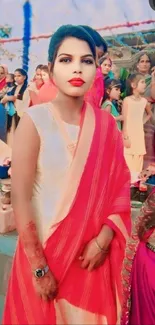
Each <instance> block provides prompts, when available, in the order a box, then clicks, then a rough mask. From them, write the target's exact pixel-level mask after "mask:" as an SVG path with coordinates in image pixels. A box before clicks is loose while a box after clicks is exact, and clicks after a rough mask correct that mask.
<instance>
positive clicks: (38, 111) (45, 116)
mask: <svg viewBox="0 0 155 325" xmlns="http://www.w3.org/2000/svg"><path fill="white" fill-rule="evenodd" d="M50 106H51V103H45V104H38V105H34V106H31V107H29V108H28V109H27V110H26V112H25V113H26V114H27V115H28V116H29V117H30V118H31V119H32V121H33V122H34V124H37V125H42V124H44V125H45V124H46V122H47V121H49V114H50Z"/></svg>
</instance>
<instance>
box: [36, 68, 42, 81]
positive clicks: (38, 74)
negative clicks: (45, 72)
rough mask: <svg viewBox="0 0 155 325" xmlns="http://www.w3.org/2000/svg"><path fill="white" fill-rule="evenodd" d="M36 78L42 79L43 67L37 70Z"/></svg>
mask: <svg viewBox="0 0 155 325" xmlns="http://www.w3.org/2000/svg"><path fill="white" fill-rule="evenodd" d="M35 79H36V80H38V79H42V78H41V69H39V68H38V69H37V70H36V74H35Z"/></svg>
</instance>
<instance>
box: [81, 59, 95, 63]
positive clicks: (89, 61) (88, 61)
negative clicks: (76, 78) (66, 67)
mask: <svg viewBox="0 0 155 325" xmlns="http://www.w3.org/2000/svg"><path fill="white" fill-rule="evenodd" d="M82 62H83V63H86V64H93V63H94V62H93V60H91V59H83V60H82Z"/></svg>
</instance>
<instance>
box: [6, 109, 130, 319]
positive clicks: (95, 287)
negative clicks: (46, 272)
mask: <svg viewBox="0 0 155 325" xmlns="http://www.w3.org/2000/svg"><path fill="white" fill-rule="evenodd" d="M129 175H130V174H129V171H128V168H127V166H126V163H125V160H124V157H123V144H122V138H121V133H120V132H119V131H118V129H117V125H116V123H115V120H114V119H113V118H112V117H111V116H110V114H108V113H107V112H104V111H100V110H95V111H94V110H93V109H92V108H91V107H90V106H89V105H88V107H87V109H86V111H85V115H84V118H83V124H82V127H81V132H80V136H79V141H78V145H77V149H76V152H75V155H74V158H73V161H72V164H71V167H70V170H69V172H68V182H66V189H65V190H64V197H63V198H62V204H60V208H59V213H58V216H57V217H56V220H55V222H54V223H53V225H52V226H51V228H50V234H49V236H48V238H47V240H46V242H45V256H46V258H47V261H48V264H49V266H50V268H51V270H52V272H53V273H54V275H55V277H56V279H57V280H58V283H59V293H58V296H57V298H56V300H55V301H54V302H53V301H50V302H44V301H42V300H41V299H40V298H38V297H37V295H36V293H35V291H34V288H33V285H32V274H31V270H30V266H29V264H28V260H27V257H26V255H25V253H24V250H23V247H22V245H21V243H20V242H19V243H18V246H17V250H16V254H15V257H14V263H13V268H12V273H11V278H10V282H9V289H8V294H7V298H6V305H5V310H4V317H3V322H2V324H3V325H4V324H5V325H6V324H7V325H10V324H14V325H15V324H16V325H17V324H31V325H32V324H37V325H39V324H40V325H42V324H46V325H47V324H61V325H62V324H81V325H82V324H116V322H117V320H118V318H119V312H120V303H121V300H122V288H121V267H122V261H123V257H124V249H125V244H126V238H127V237H128V234H129V232H130V176H129ZM74 185H75V187H74ZM75 189H76V191H75ZM103 224H107V225H109V226H110V227H111V228H112V229H113V230H114V231H115V236H114V239H113V241H112V243H111V249H110V252H109V255H108V256H107V258H106V261H105V263H104V264H103V265H102V266H101V267H100V268H98V269H96V270H95V271H93V272H88V271H87V270H83V269H81V268H80V261H79V259H78V257H79V256H80V253H81V251H82V250H83V248H84V246H85V245H86V243H88V242H89V241H90V240H91V239H92V238H93V237H95V236H96V235H97V234H98V233H99V232H100V230H101V228H102V226H103ZM118 321H119V320H118Z"/></svg>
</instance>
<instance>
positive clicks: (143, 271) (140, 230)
mask: <svg viewBox="0 0 155 325" xmlns="http://www.w3.org/2000/svg"><path fill="white" fill-rule="evenodd" d="M154 274H155V188H154V189H153V190H152V192H151V194H150V195H149V197H148V198H147V200H146V201H145V203H144V205H143V208H142V211H141V216H140V217H139V218H138V219H137V220H136V222H135V226H134V229H133V233H132V236H131V238H130V240H129V242H128V245H127V249H126V257H125V261H124V269H123V284H124V287H123V288H124V304H123V313H122V322H121V325H135V324H136V325H142V324H145V325H151V324H155V308H154V305H155V276H154Z"/></svg>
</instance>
